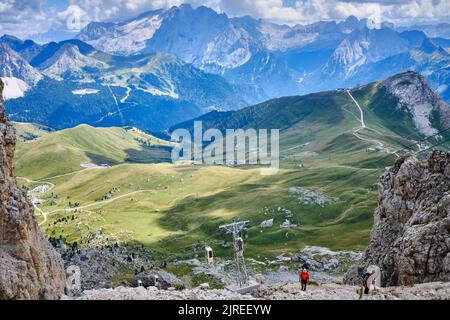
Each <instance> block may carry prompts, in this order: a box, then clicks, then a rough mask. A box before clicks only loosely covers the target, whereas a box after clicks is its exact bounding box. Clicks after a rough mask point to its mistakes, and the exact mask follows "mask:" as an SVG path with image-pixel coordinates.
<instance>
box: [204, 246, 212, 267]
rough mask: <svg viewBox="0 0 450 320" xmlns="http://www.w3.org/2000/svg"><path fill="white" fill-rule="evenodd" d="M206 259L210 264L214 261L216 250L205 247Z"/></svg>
mask: <svg viewBox="0 0 450 320" xmlns="http://www.w3.org/2000/svg"><path fill="white" fill-rule="evenodd" d="M205 259H206V263H207V264H208V265H211V264H213V263H214V252H213V249H212V248H211V247H205Z"/></svg>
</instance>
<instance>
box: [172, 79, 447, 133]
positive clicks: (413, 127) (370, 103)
mask: <svg viewBox="0 0 450 320" xmlns="http://www.w3.org/2000/svg"><path fill="white" fill-rule="evenodd" d="M351 94H352V95H353V96H354V97H356V99H357V100H359V103H360V105H361V106H362V107H363V110H362V111H363V113H365V118H366V122H368V123H370V127H373V128H378V129H379V130H378V129H377V130H378V131H383V132H384V133H385V134H386V135H396V136H397V137H399V138H402V137H403V138H406V139H411V140H413V139H417V140H419V139H421V137H433V136H436V134H437V133H438V131H440V130H444V129H446V128H450V105H449V104H447V103H445V102H443V101H442V100H440V98H439V97H438V96H437V95H436V94H435V93H434V92H433V90H432V89H431V88H430V87H429V85H428V84H427V82H426V80H425V79H424V77H423V76H420V75H419V74H417V73H414V72H407V73H403V74H399V75H396V76H393V77H391V78H388V79H387V80H384V81H382V82H376V83H372V84H369V85H366V86H362V87H358V88H355V89H353V90H351ZM354 108H355V105H354V104H353V102H352V101H351V99H350V97H349V95H348V94H347V92H345V91H343V90H338V91H328V92H321V93H315V94H310V95H306V96H294V97H286V98H280V99H274V100H270V101H268V102H265V103H262V104H259V105H255V106H252V107H247V108H244V109H242V110H239V111H234V112H226V113H221V112H212V113H209V114H206V115H203V116H201V117H199V118H197V119H195V120H191V121H188V122H184V123H181V124H179V125H176V126H174V127H172V128H171V129H170V130H171V131H173V130H175V129H178V128H187V129H189V130H191V131H192V130H193V122H194V121H202V122H203V126H204V129H205V130H206V129H208V128H215V129H219V130H221V131H222V132H225V130H226V129H238V128H244V129H245V128H255V129H271V128H276V129H280V130H281V132H282V135H283V134H284V133H288V132H289V131H292V128H295V130H296V131H298V132H301V131H303V132H302V134H305V135H306V134H307V133H309V134H314V132H319V131H323V130H326V129H331V128H338V127H346V126H348V125H349V122H348V121H349V119H348V113H351V114H353V116H354V117H355V118H357V119H359V117H360V116H359V111H354ZM352 110H353V111H352ZM382 135H383V134H382ZM445 135H446V136H448V135H449V133H448V132H447V133H445ZM381 138H382V139H385V138H386V137H381ZM434 138H435V139H437V138H438V137H434Z"/></svg>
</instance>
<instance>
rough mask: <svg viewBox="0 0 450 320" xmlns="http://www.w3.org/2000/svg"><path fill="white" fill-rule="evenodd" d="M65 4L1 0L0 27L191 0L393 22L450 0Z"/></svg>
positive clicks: (237, 11) (76, 21)
mask: <svg viewBox="0 0 450 320" xmlns="http://www.w3.org/2000/svg"><path fill="white" fill-rule="evenodd" d="M66 1H67V6H66V8H65V9H63V10H61V9H59V10H58V11H55V10H56V9H53V10H50V9H48V8H47V9H46V10H45V11H43V10H42V4H43V3H45V2H46V0H0V30H2V33H13V34H15V35H18V36H25V35H30V34H34V33H38V32H43V31H47V30H48V29H50V28H54V29H58V30H59V29H64V30H72V31H73V30H77V29H79V28H78V27H80V26H81V27H82V26H84V25H86V24H87V23H89V22H91V21H117V20H123V19H127V18H131V17H133V16H135V15H138V14H140V13H142V12H144V11H148V10H155V9H160V8H169V7H171V6H175V5H176V6H177V5H181V4H182V3H190V4H192V5H193V6H195V7H196V6H199V5H205V6H208V7H211V8H213V9H214V10H216V11H219V12H225V13H227V14H228V15H230V16H244V15H250V16H253V17H255V18H262V19H267V20H271V21H274V22H278V23H288V24H297V23H300V24H308V23H312V22H316V21H319V20H341V19H345V18H346V17H348V16H349V15H354V16H356V17H358V18H370V19H372V20H375V21H377V22H380V21H390V22H394V23H396V24H408V23H420V22H433V21H434V22H437V21H449V20H450V0H66Z"/></svg>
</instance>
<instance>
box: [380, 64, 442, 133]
mask: <svg viewBox="0 0 450 320" xmlns="http://www.w3.org/2000/svg"><path fill="white" fill-rule="evenodd" d="M383 87H384V88H386V90H387V91H388V92H389V93H391V94H392V95H394V96H395V97H396V98H397V99H398V106H397V107H398V108H406V109H407V110H408V112H409V113H410V114H411V115H412V117H413V120H414V124H415V126H416V128H417V130H419V132H420V133H421V134H423V135H424V136H427V137H429V136H432V135H435V134H437V133H438V130H437V129H436V127H435V126H433V122H435V123H436V122H438V123H439V125H440V126H441V127H442V128H448V127H449V126H450V105H448V104H447V103H445V102H443V101H442V100H441V99H440V97H439V96H438V95H437V94H436V93H435V92H434V91H433V90H432V89H431V87H430V86H429V85H428V84H427V81H426V80H425V78H424V77H423V76H421V75H419V74H417V73H415V72H407V73H403V74H401V75H400V76H394V77H391V78H389V79H388V80H386V81H383ZM436 114H437V115H439V119H434V118H435V117H436ZM435 123H434V124H435Z"/></svg>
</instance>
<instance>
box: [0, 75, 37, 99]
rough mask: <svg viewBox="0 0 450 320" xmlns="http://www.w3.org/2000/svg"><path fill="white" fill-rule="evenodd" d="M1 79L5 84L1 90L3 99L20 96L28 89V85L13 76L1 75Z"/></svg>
mask: <svg viewBox="0 0 450 320" xmlns="http://www.w3.org/2000/svg"><path fill="white" fill-rule="evenodd" d="M1 79H2V81H3V84H4V85H5V88H4V90H3V99H4V100H5V101H6V100H11V99H17V98H22V97H24V96H25V93H26V92H27V91H28V90H29V89H30V86H29V85H28V84H26V82H25V81H23V80H20V79H17V78H14V77H4V78H3V77H2V78H1Z"/></svg>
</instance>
